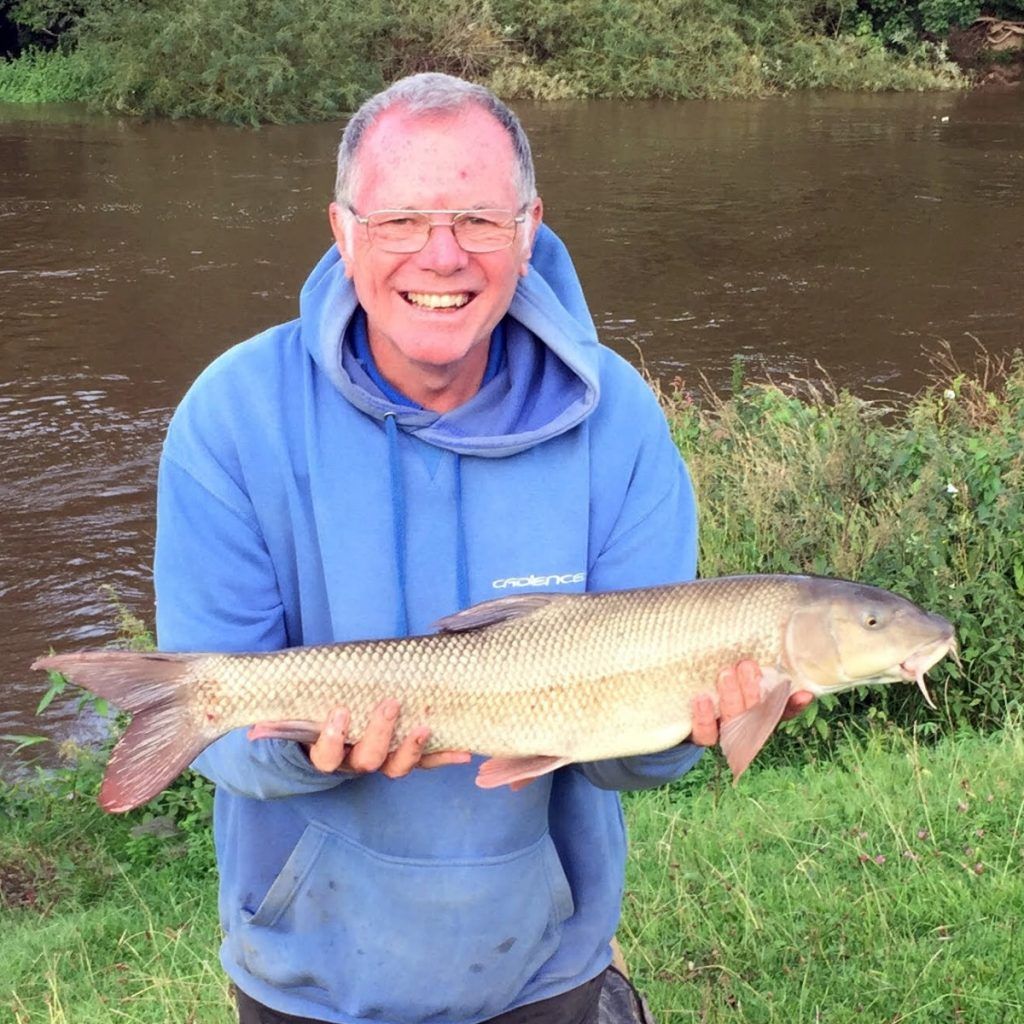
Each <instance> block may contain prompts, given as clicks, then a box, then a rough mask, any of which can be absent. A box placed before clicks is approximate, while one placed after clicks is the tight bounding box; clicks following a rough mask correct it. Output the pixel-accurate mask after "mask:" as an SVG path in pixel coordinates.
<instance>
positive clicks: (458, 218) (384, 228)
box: [348, 206, 526, 253]
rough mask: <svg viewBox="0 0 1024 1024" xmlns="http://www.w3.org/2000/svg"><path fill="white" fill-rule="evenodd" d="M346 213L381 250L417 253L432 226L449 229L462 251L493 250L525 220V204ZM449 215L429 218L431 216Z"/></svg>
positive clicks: (504, 244)
mask: <svg viewBox="0 0 1024 1024" xmlns="http://www.w3.org/2000/svg"><path fill="white" fill-rule="evenodd" d="M348 210H349V213H351V214H352V216H353V217H355V219H356V220H357V221H358V222H359V223H360V224H362V225H364V226H365V227H366V237H367V238H368V239H369V241H370V244H371V245H375V246H377V248H378V249H383V250H384V252H393V253H411V252H419V251H420V249H422V248H423V247H424V246H425V245H426V244H427V240H428V239H429V238H430V232H431V229H433V228H438V227H444V228H451V229H452V234H453V235H455V241H456V242H458V243H459V245H460V246H461V247H462V249H463V250H465V251H466V252H474V253H479V252H497V251H498V250H499V249H507V248H508V247H509V246H510V245H511V244H512V242H513V241H514V240H515V237H516V230H517V229H518V227H519V225H520V224H522V223H523V221H524V220H526V207H525V206H524V207H522V208H521V209H520V210H519V212H518V213H514V212H513V211H512V210H374V211H373V212H372V213H368V214H367V215H366V216H365V217H361V216H360V215H359V214H358V213H356V211H355V210H353V209H352V207H351V206H350V207H349V208H348ZM436 215H441V216H445V217H451V220H450V221H433V220H431V219H430V218H431V217H432V216H436Z"/></svg>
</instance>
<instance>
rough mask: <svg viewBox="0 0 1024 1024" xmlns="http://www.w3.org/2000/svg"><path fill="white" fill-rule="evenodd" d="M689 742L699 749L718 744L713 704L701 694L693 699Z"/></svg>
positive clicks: (704, 694)
mask: <svg viewBox="0 0 1024 1024" xmlns="http://www.w3.org/2000/svg"><path fill="white" fill-rule="evenodd" d="M690 742H691V743H696V744H697V746H699V747H713V746H714V745H715V744H716V743H717V742H718V720H717V719H716V718H715V703H714V701H713V700H712V699H711V698H710V697H709V696H708V695H707V694H706V693H702V694H699V695H698V696H696V697H694V699H693V723H692V725H691V726H690Z"/></svg>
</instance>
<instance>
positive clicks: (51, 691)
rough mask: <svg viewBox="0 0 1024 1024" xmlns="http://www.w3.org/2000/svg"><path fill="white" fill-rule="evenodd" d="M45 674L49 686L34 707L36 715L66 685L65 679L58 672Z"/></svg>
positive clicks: (41, 711)
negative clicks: (37, 704)
mask: <svg viewBox="0 0 1024 1024" xmlns="http://www.w3.org/2000/svg"><path fill="white" fill-rule="evenodd" d="M46 676H47V678H48V679H49V680H50V686H49V688H48V689H47V691H46V693H44V694H43V699H42V700H41V701H40V702H39V706H38V707H37V708H36V714H37V715H41V714H42V713H43V712H44V711H45V710H46V709H47V708H48V707H49V706H50V705H51V704H52V703H53V698H54V697H57V696H59V695H60V694H62V693H63V692H64V689H65V687H66V686H67V685H68V681H67V679H66V678H65V677H64V676H62V675H61V674H60V673H59V672H47V673H46Z"/></svg>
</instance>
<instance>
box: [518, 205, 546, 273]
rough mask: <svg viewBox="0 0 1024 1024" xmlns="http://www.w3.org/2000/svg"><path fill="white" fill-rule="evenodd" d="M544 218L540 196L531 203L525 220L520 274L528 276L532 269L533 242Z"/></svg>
mask: <svg viewBox="0 0 1024 1024" xmlns="http://www.w3.org/2000/svg"><path fill="white" fill-rule="evenodd" d="M543 219H544V202H543V201H542V200H541V198H540V196H537V198H536V199H534V201H533V202H532V203H531V204H530V206H529V209H528V210H527V211H526V220H524V221H523V235H524V236H525V237H524V239H523V261H522V263H520V264H519V276H520V277H526V275H527V273H529V270H530V256H531V255H533V243H534V240H535V239H536V237H537V232H538V231H539V230H540V225H541V221H543Z"/></svg>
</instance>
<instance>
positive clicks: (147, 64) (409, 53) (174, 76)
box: [0, 0, 959, 124]
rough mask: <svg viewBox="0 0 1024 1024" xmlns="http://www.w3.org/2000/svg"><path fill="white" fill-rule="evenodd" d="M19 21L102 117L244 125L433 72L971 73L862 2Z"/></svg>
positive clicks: (116, 6)
mask: <svg viewBox="0 0 1024 1024" xmlns="http://www.w3.org/2000/svg"><path fill="white" fill-rule="evenodd" d="M880 2H881V0H880ZM939 2H940V0H933V3H939ZM947 2H950V3H952V2H953V0H947ZM2 3H3V0H0V4H2ZM883 13H884V12H881V10H880V12H879V13H878V17H879V18H881V17H882V14H883ZM7 17H8V18H9V19H11V18H13V19H14V20H15V22H16V23H17V25H18V26H20V27H19V32H20V33H21V34H22V35H25V38H26V39H28V40H29V42H34V43H35V45H36V46H37V47H38V46H51V45H58V46H59V49H60V51H61V52H63V53H65V54H67V53H70V52H71V50H72V49H74V54H75V55H76V56H77V57H78V58H80V59H81V62H82V63H81V65H80V67H81V68H82V69H87V71H88V75H87V77H86V78H85V79H84V80H83V82H84V84H83V85H82V86H81V88H79V92H80V93H81V94H82V95H88V96H89V97H90V98H91V99H92V100H93V101H94V102H96V103H97V104H98V105H100V106H102V107H103V108H105V109H108V110H114V111H123V112H127V113H134V114H161V115H167V116H171V117H212V118H217V119H220V120H225V121H233V122H237V123H250V124H255V123H257V122H260V121H305V120H315V119H323V118H333V117H337V116H339V115H341V114H343V113H346V112H347V111H349V110H351V109H353V108H354V107H355V106H357V105H358V103H359V102H361V100H362V99H364V98H365V97H366V96H367V95H369V94H370V93H371V92H373V91H375V90H377V89H379V88H380V87H381V86H382V85H383V84H384V83H385V82H388V81H391V80H393V79H395V78H398V77H400V76H402V75H405V74H410V73H413V72H417V71H424V70H438V71H447V72H450V73H453V74H457V75H461V76H463V77H468V78H471V79H474V80H478V81H483V82H485V83H487V84H490V85H491V86H492V87H493V88H494V89H495V90H496V91H498V92H499V93H500V94H501V95H503V96H507V97H533V98H540V99H563V98H569V97H588V96H593V97H604V98H613V99H614V98H617V99H625V98H645V97H668V98H685V97H704V98H714V97H727V96H756V95H761V94H764V93H769V92H778V91H786V90H790V89H802V88H844V89H890V88H935V87H948V86H952V85H956V84H958V82H959V78H958V75H957V73H956V72H955V70H953V69H952V68H951V66H950V65H948V64H943V63H942V62H937V61H936V60H935V59H934V57H933V53H932V51H930V50H929V49H928V48H927V47H924V48H922V46H921V45H920V44H919V43H918V41H917V39H916V37H915V38H914V39H913V40H911V39H910V38H909V37H908V40H907V41H906V43H907V45H906V46H905V47H904V52H903V53H902V54H901V55H896V54H894V53H892V52H890V51H889V50H887V49H885V48H884V47H883V46H882V45H881V42H880V40H881V35H880V34H879V33H880V32H881V31H882V29H881V28H879V29H878V30H877V32H876V30H875V28H874V27H873V22H872V17H871V15H870V14H869V13H868V12H866V11H863V10H856V9H854V7H853V4H852V0H782V2H771V0H746V2H744V3H739V2H738V0H727V2H715V0H650V2H648V3H643V4H636V3H632V2H629V0H433V2H431V3H429V4H428V3H424V2H423V0H368V2H366V3H363V4H354V3H344V4H340V3H337V2H335V0H92V2H90V3H89V4H85V3H83V2H80V0H79V2H76V0H21V2H20V3H18V4H15V5H14V6H13V7H9V13H8V15H7ZM19 19H20V20H19ZM884 24H886V25H887V24H888V22H884ZM908 24H910V23H908ZM8 25H10V22H8ZM879 25H880V26H881V25H883V22H882V21H879ZM915 25H916V23H914V24H913V25H911V28H912V29H913V30H914V31H916V30H917V29H916V28H915V27H914V26H915ZM893 31H895V29H894V30H893ZM858 33H859V35H858ZM872 33H875V34H872ZM891 34H892V33H890V35H891ZM911 43H913V45H911ZM36 59H37V58H32V60H29V61H28V62H27V63H24V64H22V63H21V62H16V63H14V64H11V65H8V66H6V67H5V69H4V70H5V77H6V79H7V80H8V82H9V83H13V84H9V85H8V93H7V95H8V97H9V98H16V97H21V96H24V97H26V98H37V94H38V95H39V96H41V95H42V91H41V90H39V89H36V88H35V87H34V86H31V85H29V86H22V85H21V84H20V78H21V76H22V75H23V74H28V75H29V76H30V79H31V81H32V82H35V81H36V79H35V77H32V76H33V74H34V71H35V65H34V64H33V62H32V61H33V60H36ZM58 67H61V68H63V67H64V65H62V64H60V62H59V61H54V62H53V63H52V64H50V63H47V64H46V68H47V69H50V70H49V73H50V74H51V75H52V76H56V74H57V68H58ZM76 67H78V65H76ZM76 83H77V80H76ZM76 87H77V85H76ZM65 92H67V90H65ZM60 98H77V94H75V95H72V94H71V93H68V94H67V95H62V96H61V97H60Z"/></svg>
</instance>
